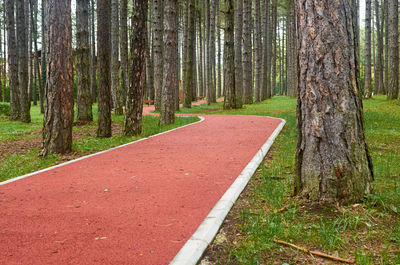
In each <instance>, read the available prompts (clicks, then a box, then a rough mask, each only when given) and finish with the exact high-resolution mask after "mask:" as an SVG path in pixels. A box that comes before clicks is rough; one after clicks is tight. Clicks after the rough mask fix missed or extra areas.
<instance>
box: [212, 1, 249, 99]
mask: <svg viewBox="0 0 400 265" xmlns="http://www.w3.org/2000/svg"><path fill="white" fill-rule="evenodd" d="M239 1H240V2H243V0H239ZM217 4H218V6H217V48H218V54H217V80H218V83H217V97H221V95H222V71H221V68H222V63H221V58H222V57H221V56H222V52H221V50H222V45H221V14H220V13H221V12H220V0H218V2H217ZM242 9H243V7H242ZM242 76H243V73H242ZM242 79H243V77H242ZM241 86H242V87H243V82H242V85H241ZM239 95H240V96H241V95H242V91H240V94H239Z"/></svg>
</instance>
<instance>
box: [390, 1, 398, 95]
mask: <svg viewBox="0 0 400 265" xmlns="http://www.w3.org/2000/svg"><path fill="white" fill-rule="evenodd" d="M388 1H389V2H388V22H389V36H388V37H389V39H388V46H389V47H388V49H389V50H388V55H389V78H390V80H389V81H390V83H389V89H388V91H387V98H388V99H397V98H398V97H399V13H398V9H399V3H398V1H397V0H388Z"/></svg>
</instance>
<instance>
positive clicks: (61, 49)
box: [41, 0, 74, 156]
mask: <svg viewBox="0 0 400 265" xmlns="http://www.w3.org/2000/svg"><path fill="white" fill-rule="evenodd" d="M46 14H48V18H49V20H48V21H49V25H48V27H47V31H46V32H47V33H46V39H47V40H48V42H47V44H48V45H47V50H46V53H47V56H46V58H47V65H48V69H47V83H46V94H47V98H46V99H47V100H46V111H45V114H44V122H43V142H42V151H41V154H42V155H43V156H46V155H47V154H51V153H67V152H70V151H71V150H72V122H73V119H74V99H73V81H72V30H71V2H69V1H58V0H47V1H46Z"/></svg>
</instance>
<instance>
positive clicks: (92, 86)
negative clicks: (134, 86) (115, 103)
mask: <svg viewBox="0 0 400 265" xmlns="http://www.w3.org/2000/svg"><path fill="white" fill-rule="evenodd" d="M90 13H91V21H90V22H91V26H90V28H91V32H92V34H91V37H92V41H91V65H90V91H91V94H92V103H94V102H96V91H97V76H96V73H97V71H96V68H97V67H96V66H97V57H96V34H95V28H94V20H95V17H94V14H95V12H94V0H90Z"/></svg>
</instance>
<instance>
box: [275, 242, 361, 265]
mask: <svg viewBox="0 0 400 265" xmlns="http://www.w3.org/2000/svg"><path fill="white" fill-rule="evenodd" d="M273 240H274V242H275V243H279V244H282V245H285V246H289V247H292V248H295V249H297V250H300V251H302V252H305V253H309V254H312V255H316V256H320V257H323V258H327V259H331V260H336V261H340V262H344V263H348V264H354V263H355V261H354V260H349V259H342V258H339V257H334V256H331V255H328V254H325V253H321V252H317V251H312V250H309V249H306V248H302V247H299V246H296V245H294V244H291V243H289V242H285V241H282V240H277V239H275V238H274V239H273Z"/></svg>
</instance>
